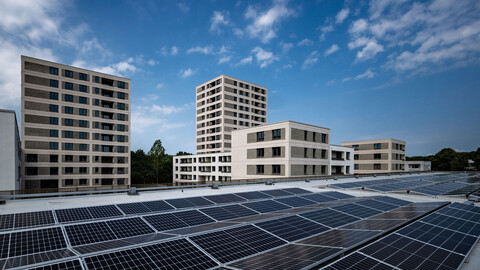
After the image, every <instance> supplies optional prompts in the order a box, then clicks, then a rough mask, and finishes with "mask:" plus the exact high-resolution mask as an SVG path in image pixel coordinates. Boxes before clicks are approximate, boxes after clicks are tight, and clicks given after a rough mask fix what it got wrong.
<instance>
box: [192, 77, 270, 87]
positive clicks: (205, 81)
mask: <svg viewBox="0 0 480 270" xmlns="http://www.w3.org/2000/svg"><path fill="white" fill-rule="evenodd" d="M224 77H228V78H231V79H235V80H239V81H243V82H248V83H249V84H251V85H255V86H258V87H261V88H265V90H268V88H267V87H265V86H262V85H260V84H256V83H252V82H249V81H246V80H243V79H239V78H236V77H232V76H230V75H226V74H220V75H218V76H216V77H214V78H212V79H210V80H207V81H205V82H203V83H201V84H199V85H197V86H195V89H197V88H198V87H199V86H202V85H204V84H206V83H207V82H210V81H213V80H215V79H217V78H224Z"/></svg>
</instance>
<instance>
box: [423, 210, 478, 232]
mask: <svg viewBox="0 0 480 270" xmlns="http://www.w3.org/2000/svg"><path fill="white" fill-rule="evenodd" d="M421 221H422V222H425V223H429V224H432V225H436V226H439V227H443V228H448V229H450V230H453V231H459V232H461V233H466V234H470V235H473V236H480V221H478V222H477V223H475V222H471V221H466V220H462V219H459V218H456V217H453V216H445V215H442V214H438V213H433V214H430V215H428V216H427V217H424V218H422V219H421Z"/></svg>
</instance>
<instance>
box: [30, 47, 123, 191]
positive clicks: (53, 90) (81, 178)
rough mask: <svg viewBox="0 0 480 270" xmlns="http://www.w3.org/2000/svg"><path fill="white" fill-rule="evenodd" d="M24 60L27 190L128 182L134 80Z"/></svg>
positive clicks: (44, 62)
mask: <svg viewBox="0 0 480 270" xmlns="http://www.w3.org/2000/svg"><path fill="white" fill-rule="evenodd" d="M21 61H22V127H21V128H22V138H23V140H22V148H23V149H24V154H23V157H22V158H23V168H24V188H27V189H31V188H71V187H97V186H123V185H129V184H130V173H129V172H130V158H129V157H130V154H129V153H130V92H131V84H130V79H127V78H122V77H118V76H113V75H108V74H103V73H99V72H95V71H91V70H86V69H81V68H76V67H72V66H67V65H62V64H58V63H53V62H49V61H44V60H40V59H35V58H31V57H27V56H22V57H21Z"/></svg>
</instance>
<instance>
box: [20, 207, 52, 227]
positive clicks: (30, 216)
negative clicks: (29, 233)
mask: <svg viewBox="0 0 480 270" xmlns="http://www.w3.org/2000/svg"><path fill="white" fill-rule="evenodd" d="M49 224H55V218H54V217H53V213H52V211H40V212H28V213H19V214H15V228H26V227H35V226H41V225H49Z"/></svg>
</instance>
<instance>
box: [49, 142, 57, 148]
mask: <svg viewBox="0 0 480 270" xmlns="http://www.w3.org/2000/svg"><path fill="white" fill-rule="evenodd" d="M50 149H58V143H57V142H50Z"/></svg>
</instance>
